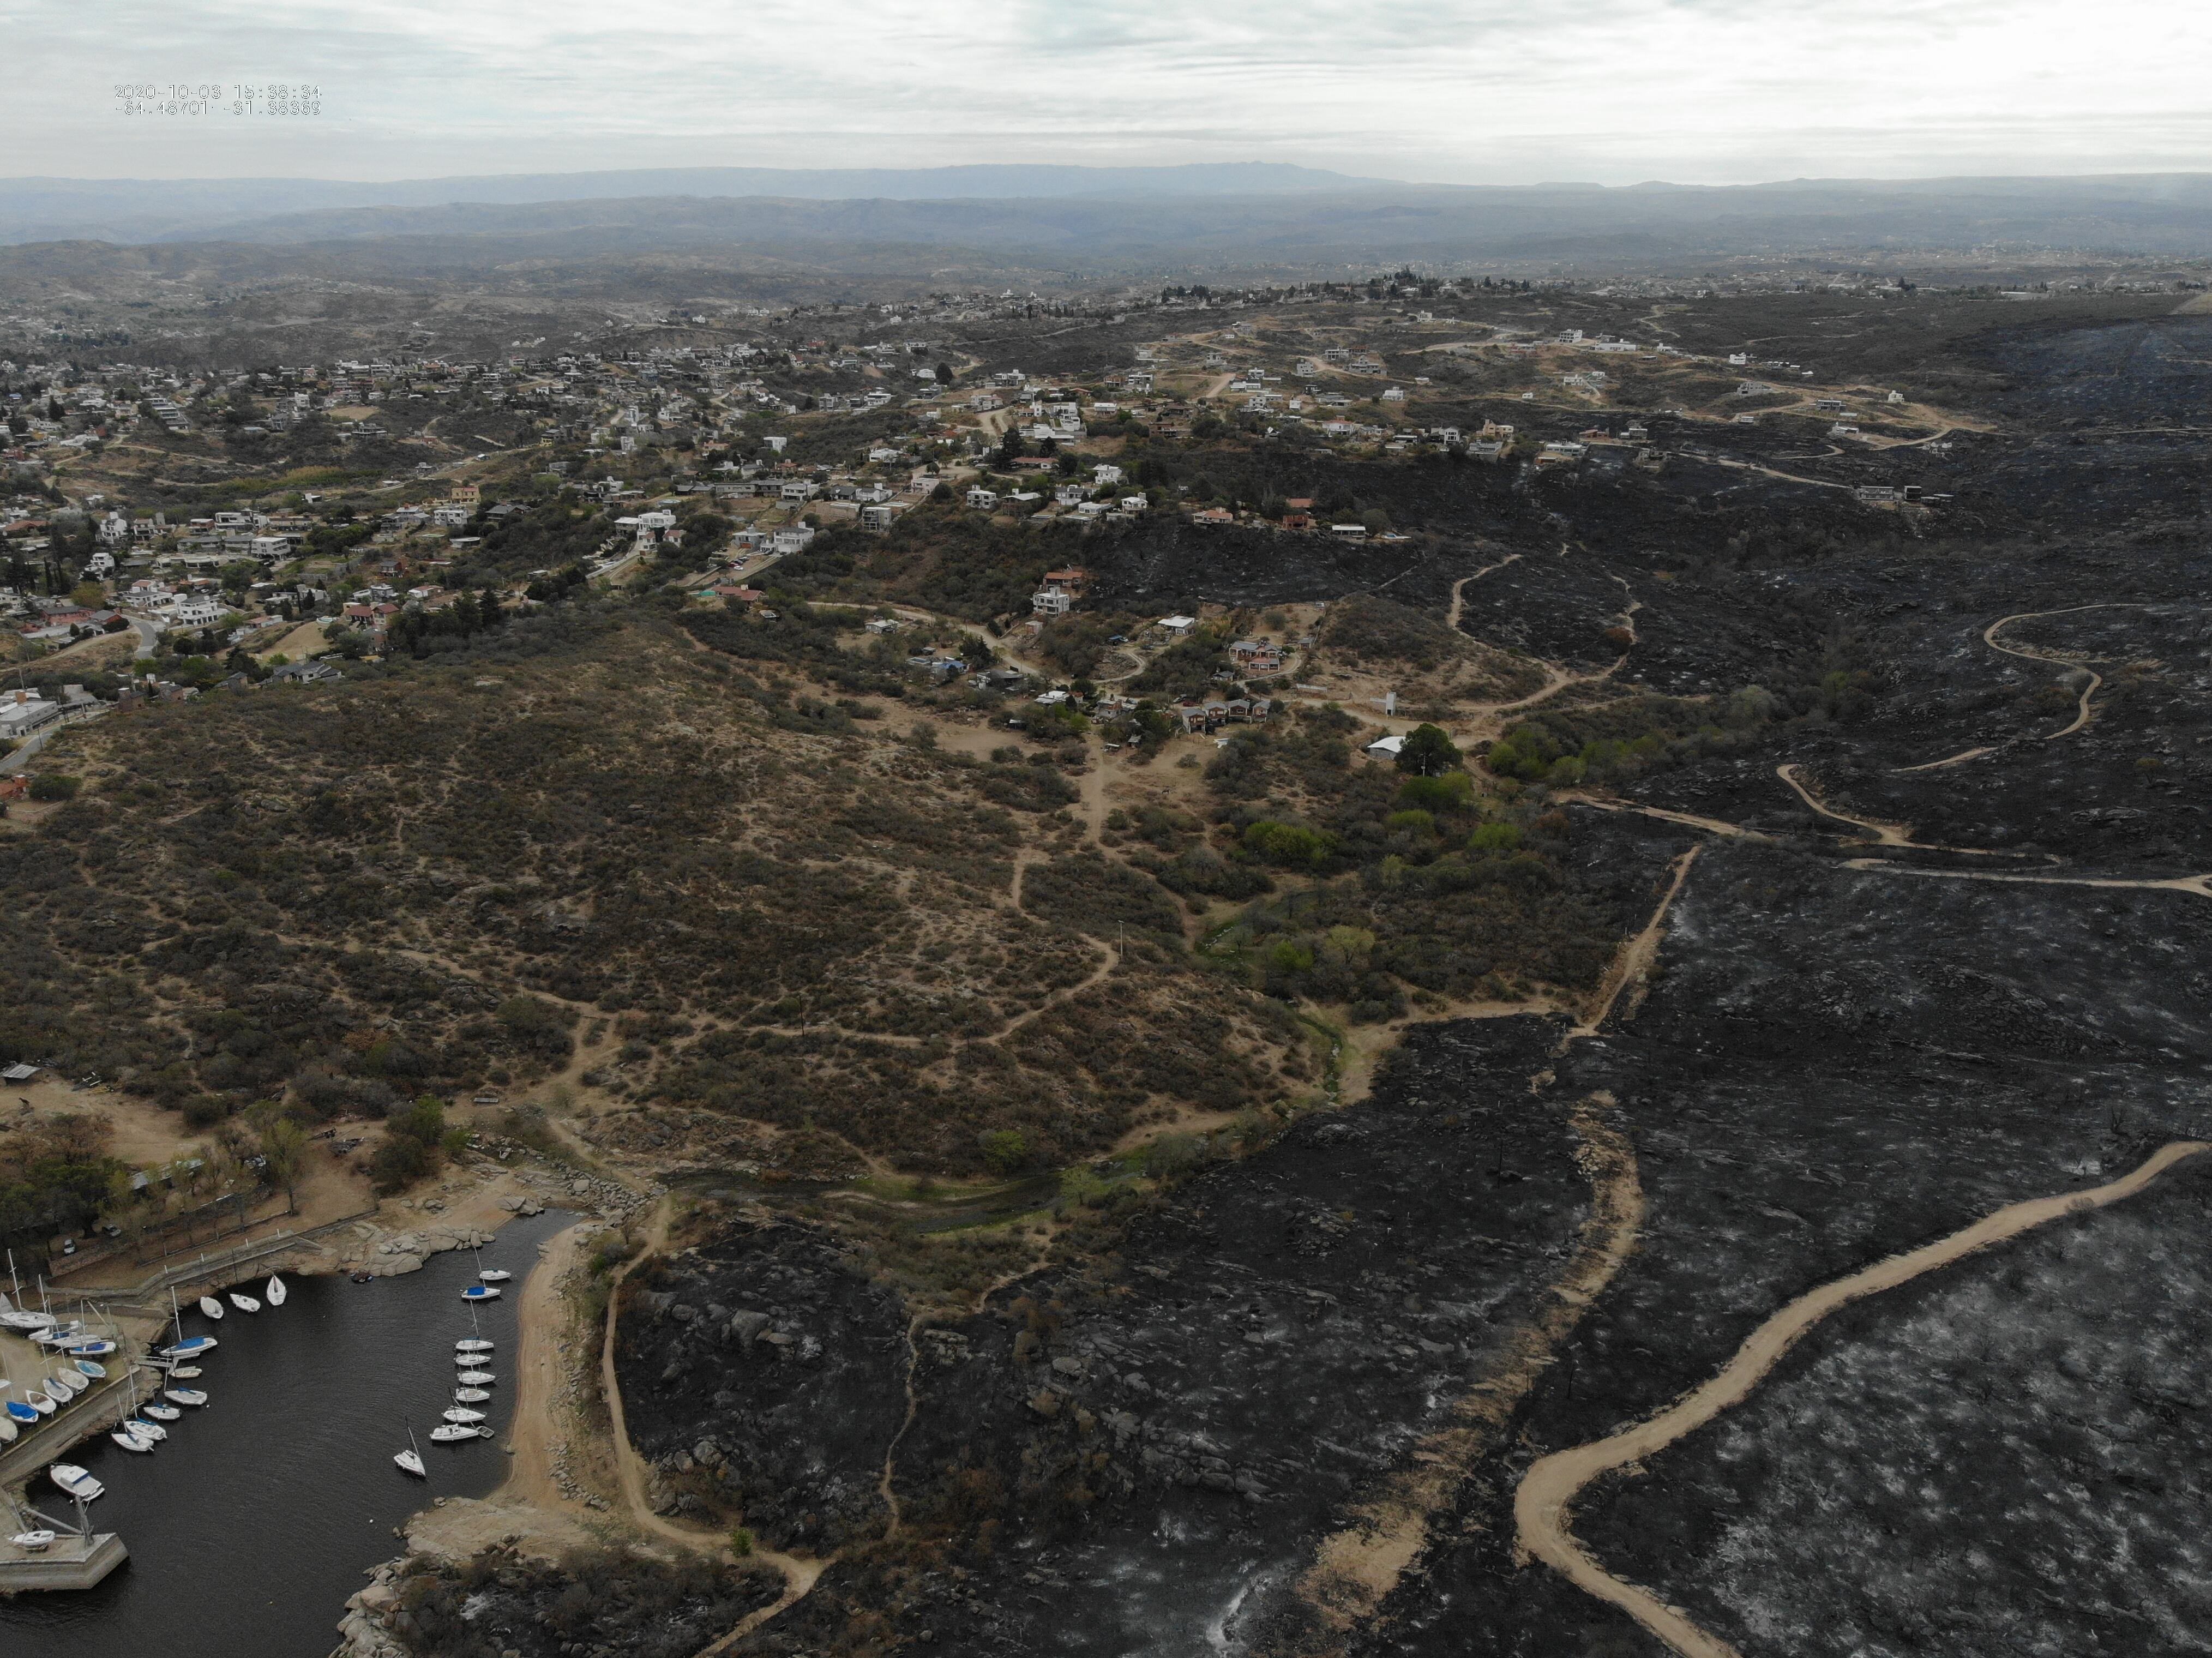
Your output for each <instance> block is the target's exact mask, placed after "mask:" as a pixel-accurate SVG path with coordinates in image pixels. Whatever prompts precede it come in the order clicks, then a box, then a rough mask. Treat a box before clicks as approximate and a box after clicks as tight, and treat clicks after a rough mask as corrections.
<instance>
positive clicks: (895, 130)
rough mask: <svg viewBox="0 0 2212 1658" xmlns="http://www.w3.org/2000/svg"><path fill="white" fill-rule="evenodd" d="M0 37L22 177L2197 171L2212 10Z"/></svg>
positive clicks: (496, 6)
mask: <svg viewBox="0 0 2212 1658" xmlns="http://www.w3.org/2000/svg"><path fill="white" fill-rule="evenodd" d="M0 40H4V41H6V42H7V50H6V52H5V53H4V54H0V73H4V74H5V76H6V85H7V106H8V109H9V116H10V119H9V121H8V122H7V123H6V125H5V127H4V129H0V177H15V178H22V177H27V176H33V175H48V176H60V177H70V178H182V177H196V178H217V177H239V176H264V177H265V176H304V177H323V178H343V179H399V178H421V177H428V176H444V175H447V174H458V173H469V174H480V173H520V172H571V171H590V170H593V169H598V168H608V167H708V166H714V167H720V166H729V167H744V166H760V167H915V166H931V165H943V164H951V163H961V162H975V161H1060V162H1089V163H1097V164H1113V163H1121V164H1158V163H1163V162H1176V161H1296V162H1301V163H1304V164H1305V165H1308V166H1316V167H1334V168H1337V169H1340V170H1341V171H1345V172H1350V173H1364V174H1371V175H1376V176H1383V177H1389V178H1399V179H1418V180H1423V181H1433V182H1443V183H1468V184H1478V183H1495V184H1527V183H1539V182H1547V181H1555V180H1562V179H1576V180H1587V181H1590V182H1595V183H1604V184H1626V183H1633V182H1637V181H1638V180H1643V179H1669V180H1673V181H1674V182H1678V183H1750V182H1756V181H1759V180H1765V179H1784V178H1800V177H1827V178H1835V177H1881V178H1896V177H1926V176H1934V175H1943V174H1959V173H2015V174H2018V173H2104V172H2160V171H2198V170H2203V169H2205V168H2206V167H2208V166H2212V162H2208V159H2207V158H2208V157H2212V96H2208V94H2207V90H2206V88H2207V87H2208V85H2212V80H2208V75H2212V6H2207V5H2204V4H2202V3H2190V0H2099V3H2094V4H2085V3H2082V0H1575V3H1572V4H1571V5H1565V6H1550V5H1534V4H1530V3H1528V0H1420V3H1406V4H1396V5H1393V4H1389V3H1387V0H1362V3H1346V0H1206V3H1192V0H1120V3H1115V0H1103V3H1101V0H1000V3H998V4H996V5H982V6H977V5H973V4H960V5H955V4H952V3H949V0H927V3H925V0H750V3H747V4H744V5H743V6H728V5H716V4H714V3H700V0H684V3H676V0H618V3H605V0H595V3H584V0H528V3H517V0H474V3H467V4H454V3H451V0H436V3H433V0H358V3H349V4H337V3H332V0H286V3H284V4H283V5H281V6H279V5H275V4H269V3H256V0H151V3H149V0H0ZM274 84H282V85H283V86H285V87H288V88H300V87H312V88H316V89H317V91H318V93H319V101H318V104H317V106H316V112H314V113H312V114H278V113H270V112H267V110H266V109H265V107H264V105H265V99H264V100H260V101H258V103H257V106H256V108H255V111H254V112H252V113H250V114H246V113H234V112H233V108H234V106H235V104H236V103H237V101H238V92H239V89H240V88H246V87H252V88H266V87H269V86H270V85H274ZM179 87H181V88H184V89H185V92H186V93H187V94H193V93H195V92H197V90H199V89H201V88H218V89H219V91H218V96H217V98H216V100H214V101H213V102H212V103H211V104H210V105H209V106H206V109H205V112H169V111H167V110H165V109H162V108H160V107H158V106H159V105H161V104H163V103H166V102H167V95H168V94H169V93H170V91H171V89H172V88H179ZM129 88H150V89H152V90H153V91H154V92H155V94H156V96H155V103H156V105H157V107H156V108H155V109H154V110H152V111H151V112H129V111H127V109H126V106H125V102H124V100H123V97H122V96H121V95H120V94H122V93H123V92H124V91H125V89H129Z"/></svg>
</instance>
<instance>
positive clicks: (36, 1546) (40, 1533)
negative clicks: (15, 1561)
mask: <svg viewBox="0 0 2212 1658" xmlns="http://www.w3.org/2000/svg"><path fill="white" fill-rule="evenodd" d="M58 1535H59V1533H56V1532H50V1531H48V1530H47V1529H46V1527H44V1526H41V1527H39V1528H38V1529H37V1530H35V1531H19V1532H17V1533H15V1535H14V1536H13V1537H11V1538H9V1540H8V1541H9V1544H11V1545H12V1546H15V1547H16V1548H19V1549H21V1550H22V1551H23V1552H24V1553H26V1554H44V1553H45V1552H46V1551H47V1550H48V1549H50V1548H52V1547H53V1546H54V1539H55V1538H56V1537H57V1536H58Z"/></svg>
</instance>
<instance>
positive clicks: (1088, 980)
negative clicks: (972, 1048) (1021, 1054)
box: [981, 932, 1121, 1042]
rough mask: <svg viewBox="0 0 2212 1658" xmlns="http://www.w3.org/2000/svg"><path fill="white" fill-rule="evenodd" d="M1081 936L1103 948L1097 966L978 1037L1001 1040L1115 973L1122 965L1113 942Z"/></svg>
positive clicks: (986, 1040)
mask: <svg viewBox="0 0 2212 1658" xmlns="http://www.w3.org/2000/svg"><path fill="white" fill-rule="evenodd" d="M1083 937H1084V938H1085V940H1086V941H1087V942H1089V943H1091V944H1096V945H1097V946H1098V948H1099V949H1101V950H1104V951H1105V952H1106V959H1105V960H1104V961H1103V962H1101V963H1099V964H1098V965H1097V967H1095V968H1093V969H1091V971H1090V972H1089V973H1088V974H1086V975H1085V976H1084V977H1083V978H1081V979H1080V980H1079V981H1076V982H1075V983H1074V984H1072V985H1070V986H1068V987H1067V988H1066V989H1065V990H1055V991H1054V992H1053V993H1052V994H1051V995H1049V996H1048V997H1046V998H1045V999H1044V1000H1042V1001H1041V1002H1039V1003H1038V1004H1037V1005H1036V1006H1035V1007H1033V1008H1031V1009H1030V1011H1028V1012H1026V1013H1018V1014H1016V1015H1015V1016H1014V1017H1012V1018H1011V1019H1009V1020H1007V1021H1006V1023H1005V1024H1003V1025H1001V1026H1000V1027H999V1029H997V1030H996V1031H994V1032H993V1033H992V1034H991V1035H989V1036H987V1037H983V1038H981V1040H982V1041H985V1042H1001V1041H1004V1040H1005V1039H1006V1037H1008V1036H1011V1035H1013V1034H1014V1032H1016V1031H1017V1030H1019V1029H1022V1028H1023V1027H1024V1025H1027V1024H1030V1023H1034V1022H1035V1021H1036V1020H1038V1019H1041V1018H1042V1017H1044V1016H1045V1015H1046V1014H1048V1013H1049V1012H1051V1011H1053V1009H1054V1008H1056V1007H1059V1006H1060V1005H1062V1004H1064V1003H1066V1002H1070V1001H1073V1000H1074V999H1075V998H1077V997H1078V996H1080V995H1081V994H1082V993H1084V992H1085V991H1086V990H1089V989H1091V987H1094V986H1096V985H1102V984H1104V983H1105V982H1106V981H1107V980H1108V979H1109V978H1111V977H1112V976H1113V975H1114V974H1115V972H1117V971H1118V970H1119V969H1120V968H1121V951H1120V950H1118V949H1116V948H1115V946H1114V945H1112V944H1108V943H1107V942H1106V941H1105V940H1104V939H1103V938H1091V935H1090V934H1089V933H1087V932H1086V933H1085V934H1084V935H1083Z"/></svg>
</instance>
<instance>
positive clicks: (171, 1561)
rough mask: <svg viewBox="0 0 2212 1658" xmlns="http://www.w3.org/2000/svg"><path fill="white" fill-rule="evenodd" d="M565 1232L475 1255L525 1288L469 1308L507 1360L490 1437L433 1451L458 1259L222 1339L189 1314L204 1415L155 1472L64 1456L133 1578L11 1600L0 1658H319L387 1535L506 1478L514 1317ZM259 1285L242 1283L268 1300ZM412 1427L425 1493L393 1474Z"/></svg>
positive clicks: (36, 1483) (256, 1321)
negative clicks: (92, 1479) (209, 1347)
mask: <svg viewBox="0 0 2212 1658" xmlns="http://www.w3.org/2000/svg"><path fill="white" fill-rule="evenodd" d="M573 1219H574V1217H573V1216H568V1215H564V1214H562V1213H559V1212H552V1213H548V1214H544V1215H540V1216H537V1217H534V1218H526V1219H516V1220H513V1221H510V1222H508V1223H507V1226H506V1227H505V1228H504V1229H503V1230H501V1233H500V1235H499V1238H498V1240H497V1242H495V1243H493V1244H492V1245H491V1246H490V1247H489V1248H487V1249H485V1250H484V1251H483V1265H484V1266H503V1267H506V1268H507V1270H508V1271H509V1272H513V1274H514V1278H513V1280H512V1281H511V1282H509V1283H508V1284H505V1285H504V1286H502V1287H503V1289H504V1291H505V1294H504V1295H503V1296H502V1297H501V1299H500V1300H498V1301H495V1302H493V1303H489V1305H486V1306H479V1307H477V1309H475V1311H476V1315H477V1322H478V1323H480V1324H481V1325H482V1326H483V1334H484V1336H485V1337H486V1338H487V1339H489V1340H492V1341H495V1342H497V1343H498V1344H499V1346H498V1351H496V1352H495V1353H494V1354H493V1355H492V1357H493V1359H494V1360H495V1362H494V1363H491V1364H489V1366H487V1367H486V1368H488V1369H489V1370H491V1372H492V1373H493V1374H494V1375H495V1376H497V1377H498V1378H499V1384H498V1385H497V1386H496V1387H495V1388H493V1389H492V1390H491V1392H492V1402H490V1403H489V1404H485V1405H481V1406H477V1407H476V1408H477V1409H479V1410H483V1411H484V1412H488V1413H489V1414H488V1420H487V1421H486V1423H485V1425H486V1426H488V1427H491V1428H495V1429H496V1430H499V1432H500V1438H498V1439H477V1440H473V1441H471V1442H467V1443H465V1444H461V1445H433V1444H432V1443H430V1441H429V1431H430V1430H431V1429H432V1428H433V1427H435V1426H436V1425H437V1424H438V1422H439V1420H440V1414H439V1413H440V1412H442V1411H444V1410H445V1409H446V1408H447V1406H450V1405H451V1404H452V1403H453V1374H454V1366H453V1344H454V1342H456V1341H458V1340H459V1339H461V1338H462V1337H464V1336H466V1335H469V1334H470V1333H471V1329H470V1320H469V1313H470V1309H469V1307H468V1306H467V1305H466V1304H465V1303H463V1302H462V1300H461V1298H460V1292H461V1289H462V1287H463V1286H464V1285H465V1284H470V1283H472V1282H474V1280H475V1278H476V1273H477V1259H476V1258H475V1257H474V1256H473V1255H471V1254H470V1253H469V1252H468V1251H467V1250H465V1249H464V1250H456V1251H453V1252H451V1253H449V1254H441V1255H434V1256H432V1257H431V1259H430V1262H429V1264H428V1266H425V1267H424V1268H423V1269H422V1271H421V1272H410V1273H408V1274H407V1275H405V1276H404V1277H402V1278H379V1279H377V1280H376V1281H375V1282H374V1283H372V1284H354V1283H350V1282H349V1281H348V1280H347V1279H345V1278H328V1277H325V1278H287V1279H286V1280H285V1283H286V1284H287V1286H288V1287H289V1291H290V1294H289V1297H287V1299H286V1301H285V1303H284V1305H283V1306H282V1307H274V1308H266V1309H264V1310H263V1311H262V1312H261V1313H260V1314H258V1315H247V1314H244V1313H240V1312H238V1311H236V1310H235V1309H233V1310H232V1312H231V1313H230V1315H229V1316H228V1317H227V1318H225V1319H224V1320H223V1321H222V1324H221V1325H220V1326H213V1325H211V1324H210V1321H209V1320H208V1319H207V1318H205V1317H204V1316H203V1315H201V1314H199V1313H198V1312H197V1311H196V1310H194V1309H191V1308H190V1307H187V1308H186V1309H185V1333H186V1334H188V1335H198V1334H203V1333H212V1334H214V1335H216V1336H217V1337H218V1338H220V1339H221V1341H222V1345H221V1346H219V1347H217V1348H216V1351H214V1352H213V1353H211V1354H210V1355H209V1356H208V1357H207V1358H205V1359H204V1360H203V1361H202V1363H201V1367H200V1368H201V1370H202V1372H203V1374H202V1375H201V1376H200V1378H199V1379H198V1380H197V1381H196V1382H191V1383H190V1384H189V1385H190V1386H192V1387H195V1388H203V1389H204V1390H205V1391H206V1393H207V1394H208V1395H209V1402H208V1404H207V1406H205V1408H204V1409H201V1410H197V1411H195V1410H191V1409H187V1410H185V1414H184V1417H183V1419H182V1420H180V1421H177V1422H173V1423H169V1424H166V1425H167V1427H168V1430H169V1437H168V1440H167V1442H166V1443H164V1444H162V1445H161V1446H160V1447H158V1448H156V1449H155V1452H154V1453H153V1455H150V1456H139V1455H133V1454H132V1453H131V1452H128V1451H125V1450H124V1449H122V1448H119V1447H118V1446H117V1445H115V1444H113V1443H112V1442H110V1441H109V1440H108V1438H107V1437H106V1435H104V1434H103V1435H101V1436H100V1437H98V1438H97V1439H95V1440H94V1441H92V1442H88V1443H87V1444H84V1445H82V1446H80V1447H78V1448H77V1449H76V1451H75V1452H72V1453H71V1454H70V1455H69V1456H68V1457H67V1458H66V1459H64V1460H65V1461H73V1462H79V1463H82V1464H83V1465H84V1466H85V1467H88V1468H89V1469H90V1470H91V1471H92V1472H93V1473H94V1474H95V1475H97V1476H98V1477H99V1478H100V1479H101V1480H102V1481H104V1482H105V1483H106V1486H107V1495H106V1496H105V1497H101V1498H100V1500H99V1501H97V1502H95V1503H93V1504H92V1505H91V1515H92V1519H93V1522H94V1527H95V1528H96V1529H98V1530H100V1531H112V1532H116V1533H120V1534H121V1536H122V1538H123V1540H124V1542H125V1544H126V1545H128V1546H129V1547H130V1550H131V1558H130V1560H129V1562H128V1563H127V1564H125V1565H123V1566H122V1567H120V1568H118V1570H116V1571H115V1572H114V1573H113V1575H112V1576H110V1577H109V1578H108V1579H107V1581H106V1582H104V1583H102V1584H100V1587H99V1588H94V1589H90V1590H88V1591H86V1592H85V1593H83V1594H21V1595H16V1596H14V1597H12V1598H8V1597H0V1654H4V1655H7V1658H137V1655H155V1654H158V1655H160V1658H324V1655H325V1654H327V1653H329V1652H330V1651H331V1649H332V1648H333V1647H335V1646H336V1645H337V1621H338V1619H339V1618H340V1616H341V1615H343V1612H344V1609H345V1600H346V1597H347V1596H348V1595H349V1594H353V1593H354V1592H355V1591H356V1590H357V1589H359V1588H362V1586H363V1585H364V1584H365V1583H366V1582H367V1581H368V1580H367V1578H366V1576H364V1574H365V1573H366V1572H367V1570H368V1568H369V1567H371V1566H374V1565H375V1564H377V1563H378V1562H379V1561H381V1560H388V1559H390V1558H392V1557H393V1556H394V1555H396V1554H398V1553H399V1552H400V1550H401V1545H400V1543H399V1541H398V1539H396V1538H394V1537H393V1536H392V1527H395V1526H398V1525H400V1524H402V1523H403V1522H404V1521H405V1520H406V1518H407V1516H408V1515H410V1514H412V1513H414V1512H415V1510H416V1509H419V1508H422V1507H423V1506H425V1505H426V1504H428V1503H429V1501H430V1500H431V1499H432V1498H433V1497H483V1496H484V1495H486V1494H488V1493H489V1491H492V1490H493V1489H494V1488H495V1486H497V1485H499V1483H500V1482H501V1480H502V1479H505V1477H506V1473H507V1455H506V1453H505V1452H504V1451H502V1450H501V1448H500V1444H501V1441H502V1440H503V1439H504V1437H505V1430H506V1426H507V1413H508V1412H509V1411H510V1410H511V1409H512V1407H513V1393H514V1388H513V1382H514V1364H515V1359H516V1351H515V1346H516V1342H515V1306H516V1303H517V1301H518V1300H519V1299H520V1291H521V1288H522V1282H523V1280H524V1278H526V1277H527V1276H528V1274H529V1272H530V1269H531V1268H532V1266H535V1265H536V1264H537V1260H538V1244H539V1243H540V1242H543V1241H544V1239H546V1238H549V1237H550V1236H553V1234H554V1233H556V1232H557V1231H559V1230H561V1229H562V1227H563V1226H565V1225H567V1224H569V1223H570V1221H572V1220H573ZM261 1282H262V1280H259V1279H256V1280H254V1281H253V1282H252V1283H251V1284H245V1285H241V1286H240V1287H241V1288H243V1289H245V1290H246V1291H247V1292H248V1293H250V1294H253V1295H257V1296H258V1294H259V1293H260V1284H261ZM410 1421H411V1422H412V1423H413V1424H414V1428H415V1433H416V1437H417V1438H419V1439H420V1440H421V1441H422V1460H423V1462H424V1464H425V1465H426V1466H427V1467H428V1469H429V1471H430V1477H429V1479H428V1481H424V1480H420V1479H413V1478H411V1477H410V1476H409V1475H407V1474H404V1473H401V1472H400V1471H399V1470H398V1468H397V1467H394V1466H393V1465H392V1453H393V1452H394V1451H398V1450H402V1449H404V1448H405V1447H406V1444H407V1427H408V1424H409V1423H410ZM30 1494H31V1500H32V1501H33V1503H35V1504H37V1505H38V1506H39V1507H40V1508H43V1509H46V1511H47V1512H48V1513H50V1514H58V1515H67V1514H68V1513H69V1512H70V1509H69V1505H68V1501H67V1499H66V1498H64V1497H63V1496H62V1495H61V1493H60V1492H58V1491H55V1490H53V1488H52V1485H51V1483H50V1482H49V1481H47V1480H46V1479H45V1478H44V1477H43V1476H42V1477H40V1479H35V1480H33V1482H32V1485H31V1493H30Z"/></svg>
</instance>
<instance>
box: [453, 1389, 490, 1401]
mask: <svg viewBox="0 0 2212 1658" xmlns="http://www.w3.org/2000/svg"><path fill="white" fill-rule="evenodd" d="M490 1397H491V1390H490V1389H489V1388H454V1389H453V1403H454V1404H456V1405H481V1404H483V1402H484V1400H488V1399H489V1398H490Z"/></svg>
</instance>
